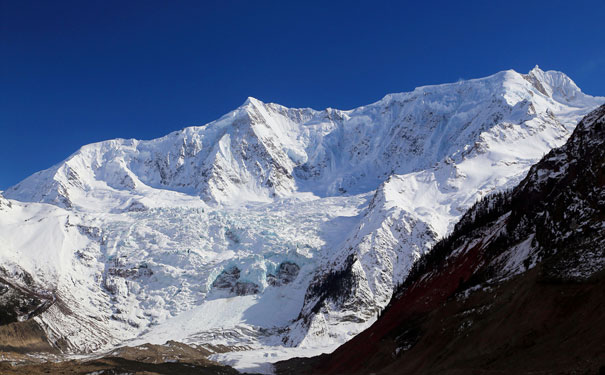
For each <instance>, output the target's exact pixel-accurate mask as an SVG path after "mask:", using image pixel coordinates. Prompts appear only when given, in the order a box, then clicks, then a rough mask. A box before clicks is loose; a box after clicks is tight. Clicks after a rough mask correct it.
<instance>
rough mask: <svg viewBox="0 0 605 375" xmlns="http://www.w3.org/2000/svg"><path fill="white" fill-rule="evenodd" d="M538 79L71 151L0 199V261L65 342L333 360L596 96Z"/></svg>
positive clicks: (262, 115)
mask: <svg viewBox="0 0 605 375" xmlns="http://www.w3.org/2000/svg"><path fill="white" fill-rule="evenodd" d="M540 72H542V71H541V70H539V69H535V70H534V71H533V73H531V72H530V73H529V74H528V75H527V76H530V75H531V74H533V75H534V76H535V77H534V78H535V80H533V79H529V80H528V78H527V77H525V76H526V75H522V74H519V73H516V72H514V71H504V72H500V73H497V74H495V75H492V76H490V77H486V78H482V79H476V80H470V81H464V82H457V83H452V84H446V85H436V86H425V87H421V88H418V89H416V90H414V91H413V92H410V93H402V94H390V95H387V96H385V97H384V98H383V99H381V100H379V101H377V102H375V103H372V104H369V105H367V106H362V107H359V108H356V109H353V110H347V111H339V110H334V109H326V110H324V111H315V110H312V109H289V108H286V107H283V106H280V105H277V104H265V103H262V102H260V101H258V100H255V99H253V98H250V99H248V100H247V101H246V102H245V103H244V104H243V105H242V106H240V107H239V108H238V109H236V110H234V111H232V112H230V113H228V114H226V115H224V116H222V117H221V118H219V119H218V120H216V121H214V122H212V123H210V124H207V125H205V126H202V127H188V128H185V129H183V130H180V131H176V132H172V133H170V134H168V135H166V136H164V137H161V138H158V139H155V140H149V141H138V140H110V141H104V142H100V143H96V144H92V145H87V146H83V147H82V148H81V149H80V150H79V151H77V152H76V153H74V154H73V155H72V156H70V158H68V159H67V160H66V161H65V162H64V163H60V164H58V165H56V166H55V167H53V168H51V169H48V170H46V171H42V172H40V173H38V174H34V175H33V176H31V177H29V178H28V179H26V180H24V181H23V182H22V183H20V184H17V185H16V186H15V187H12V188H9V189H7V191H6V192H4V195H5V196H6V198H8V202H10V203H11V205H12V207H10V208H8V209H4V207H6V205H3V206H1V207H0V223H2V225H1V226H0V238H1V239H2V240H3V244H4V245H3V246H4V247H3V248H2V249H1V250H2V251H0V260H1V261H2V263H3V264H4V265H5V266H6V267H7V269H8V271H9V273H10V272H12V274H17V273H18V272H21V270H22V271H25V272H28V273H29V274H32V275H35V276H36V279H37V280H36V281H37V282H40V281H43V282H45V283H51V284H52V285H53V288H54V290H56V291H57V295H58V297H59V298H58V300H60V301H61V304H60V305H59V304H54V305H52V306H50V307H49V308H48V309H47V310H46V311H44V312H43V313H41V314H40V315H38V316H36V317H35V318H34V319H36V321H38V322H39V323H40V324H41V326H42V327H45V328H44V329H45V330H46V331H47V332H49V337H52V340H51V341H54V342H61V347H62V348H66V349H64V350H68V351H74V352H87V351H88V352H95V351H98V350H103V349H106V348H111V347H114V346H115V345H121V344H128V345H134V344H137V345H138V344H144V343H148V342H149V343H153V344H162V343H163V342H165V341H167V340H178V341H182V342H186V343H189V344H199V343H211V344H213V345H215V344H220V345H227V346H241V345H243V343H245V345H247V346H248V347H249V348H251V349H250V350H248V351H241V352H229V353H217V354H215V356H216V357H215V358H214V359H217V360H221V361H223V362H225V363H231V364H235V365H236V366H237V367H238V368H240V369H246V368H247V369H251V370H254V371H256V370H257V369H258V368H257V367H258V366H261V367H262V366H264V365H265V362H266V361H264V360H263V359H262V358H264V357H263V356H259V354H258V353H266V354H267V355H270V356H271V358H272V359H274V360H277V359H279V358H284V357H289V356H293V355H301V354H307V355H314V354H317V353H318V352H328V351H331V350H333V349H334V348H335V347H337V346H338V345H339V344H341V343H343V342H345V341H347V340H349V339H350V338H351V337H353V336H354V335H355V334H356V333H358V332H360V331H361V330H363V329H365V328H367V327H368V326H370V325H371V324H372V323H373V322H374V321H375V320H376V317H377V315H378V314H379V313H380V311H381V310H382V309H384V307H385V306H386V305H387V303H388V301H389V299H390V297H391V295H392V292H393V290H394V288H395V287H396V285H397V284H399V283H400V282H401V281H402V280H403V279H404V278H405V276H406V275H407V273H408V272H409V271H410V269H411V267H412V264H413V263H414V261H415V260H416V259H417V258H418V257H420V256H421V255H422V254H424V253H425V252H426V251H427V250H428V249H429V248H430V247H431V246H432V245H433V244H434V243H435V242H436V241H437V240H438V239H439V238H441V237H443V236H445V235H447V233H449V231H450V230H451V229H452V228H453V225H454V224H455V222H456V221H457V220H458V218H460V217H461V216H462V215H463V214H464V212H465V211H466V209H468V208H470V207H471V206H472V205H473V203H474V202H475V201H477V200H478V199H480V198H481V197H483V196H485V195H487V194H489V193H492V192H495V191H503V190H506V189H507V188H510V187H512V186H514V185H515V184H517V183H518V182H519V181H521V180H522V179H523V177H524V176H525V174H526V173H527V171H528V170H529V168H530V166H531V165H532V164H533V163H534V162H535V161H537V160H539V158H540V157H541V156H542V155H543V154H544V153H546V152H548V151H549V150H550V149H551V148H553V147H555V146H560V145H561V144H563V142H564V141H565V140H566V139H567V137H568V136H569V133H570V131H571V129H573V128H574V125H575V123H576V119H577V118H578V117H581V116H583V115H584V114H585V113H587V112H589V111H590V110H591V109H592V108H593V107H594V106H596V105H597V104H599V103H602V102H605V98H594V97H590V96H588V95H585V94H582V93H581V91H580V90H579V89H577V87H575V85H571V84H569V83H568V82H567V83H566V79H564V77H563V76H562V73H556V72H554V73H551V72H542V73H540ZM549 77H550V78H549ZM553 77H554V78H557V77H559V78H560V79H551V78H553ZM561 77H563V78H561ZM565 77H566V76H565ZM567 79H568V78H567ZM536 82H538V83H539V85H537V84H536ZM558 82H563V87H565V89H564V90H563V89H562V90H559V91H561V92H562V93H563V94H565V93H567V94H565V95H563V94H560V95H559V94H557V95H555V96H556V97H557V99H558V100H562V102H560V101H557V100H555V99H554V98H553V97H552V96H550V94H549V92H550V93H553V92H559V91H557V90H553V89H552V88H553V86H552V85H554V84H555V83H558ZM551 84H552V85H551ZM554 87H555V88H556V85H555V86H554ZM574 87H575V88H574ZM576 89H577V90H576ZM553 95H554V94H553ZM566 95H567V96H566ZM566 98H567V99H569V100H567V99H566ZM38 202H42V203H38ZM0 204H1V203H0ZM34 232H35V233H39V235H37V237H36V238H33V237H32V235H31V233H34ZM280 270H281V271H280ZM278 276H279V277H278ZM43 284H44V283H43ZM343 287H346V288H345V290H346V292H345V293H342V291H343V289H342V288H343ZM275 306H279V309H277V310H276V308H275ZM67 312H68V313H67ZM269 353H270V354H269ZM263 361H264V362H263Z"/></svg>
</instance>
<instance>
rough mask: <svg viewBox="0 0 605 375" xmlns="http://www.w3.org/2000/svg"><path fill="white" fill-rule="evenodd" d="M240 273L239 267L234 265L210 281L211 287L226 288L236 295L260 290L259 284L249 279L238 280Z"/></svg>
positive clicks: (254, 292)
mask: <svg viewBox="0 0 605 375" xmlns="http://www.w3.org/2000/svg"><path fill="white" fill-rule="evenodd" d="M240 273H241V271H240V270H239V268H237V267H235V266H233V267H231V268H228V269H226V270H224V271H223V272H221V273H220V275H218V277H217V278H216V280H214V282H213V283H212V287H213V288H216V289H223V290H228V291H229V292H231V293H234V294H236V295H238V296H245V295H249V294H256V293H258V292H259V290H260V288H259V286H258V285H256V284H254V283H253V282H250V281H240Z"/></svg>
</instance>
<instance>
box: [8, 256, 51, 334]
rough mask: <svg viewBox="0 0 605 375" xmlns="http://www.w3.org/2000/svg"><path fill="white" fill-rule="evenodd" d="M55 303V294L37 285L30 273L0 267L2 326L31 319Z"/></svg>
mask: <svg viewBox="0 0 605 375" xmlns="http://www.w3.org/2000/svg"><path fill="white" fill-rule="evenodd" d="M54 302H55V297H54V296H53V294H52V293H51V292H50V291H47V290H44V289H42V288H41V287H40V286H38V285H36V284H35V283H34V279H33V277H32V276H31V275H30V274H29V273H27V272H25V271H23V270H21V271H19V272H18V273H10V272H8V271H7V270H6V269H4V268H3V267H0V325H6V324H9V323H14V322H19V321H25V320H28V319H31V318H33V317H35V316H37V315H39V314H40V313H42V312H44V311H45V310H46V309H48V307H50V305H52V304H53V303H54Z"/></svg>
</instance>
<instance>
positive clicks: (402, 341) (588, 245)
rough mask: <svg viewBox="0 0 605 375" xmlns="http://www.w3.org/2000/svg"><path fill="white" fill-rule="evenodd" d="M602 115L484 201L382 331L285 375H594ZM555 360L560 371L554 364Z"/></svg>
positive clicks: (604, 150) (599, 350) (439, 249)
mask: <svg viewBox="0 0 605 375" xmlns="http://www.w3.org/2000/svg"><path fill="white" fill-rule="evenodd" d="M604 168H605V106H601V107H600V108H598V109H596V110H595V111H593V112H591V113H590V114H589V115H587V116H586V117H584V119H583V120H582V121H581V122H580V123H579V124H578V126H577V128H576V129H575V131H574V132H573V134H572V136H571V137H570V139H569V141H568V142H567V143H566V144H565V145H563V146H562V147H560V148H557V149H553V150H552V151H551V152H549V153H548V154H547V155H546V156H545V157H544V158H542V159H541V160H540V161H539V162H538V163H537V164H535V165H534V166H532V167H531V169H530V171H529V172H528V174H527V176H526V177H525V178H524V179H523V181H522V182H521V183H520V184H519V185H517V186H516V187H515V188H514V189H511V190H508V191H505V192H498V193H495V194H492V195H489V196H487V197H486V198H484V199H482V200H481V201H479V202H478V203H476V204H475V205H473V207H472V208H471V209H469V210H468V211H467V212H466V213H465V214H464V216H463V217H462V219H461V220H460V221H459V222H458V223H457V224H456V225H455V227H454V230H453V231H452V233H451V234H450V235H449V236H448V237H446V238H444V239H443V240H441V241H439V242H438V243H437V244H436V245H435V246H434V247H433V248H432V249H431V251H430V252H429V253H427V254H426V255H424V256H423V257H422V258H421V259H420V260H419V261H417V262H416V263H415V264H414V266H413V269H412V271H411V272H410V273H409V275H408V277H406V279H405V281H404V283H403V284H402V285H401V286H400V287H399V288H398V289H397V291H396V293H395V294H394V296H393V299H392V300H391V302H390V303H389V305H388V306H387V308H386V309H385V310H384V312H383V314H382V315H381V317H380V318H379V319H378V321H377V322H376V323H375V324H373V325H372V326H371V327H370V328H369V329H367V330H365V331H364V332H363V333H361V334H360V335H358V336H356V337H355V338H354V339H352V340H350V341H349V342H347V343H345V344H344V345H343V346H341V347H340V348H338V350H336V351H335V352H334V353H332V354H330V355H327V356H324V357H323V358H314V359H312V360H308V359H307V360H306V364H305V370H304V371H301V367H300V364H301V363H300V361H296V360H294V361H290V362H287V363H282V364H280V365H279V367H280V368H281V369H283V370H287V371H282V372H280V373H294V374H298V373H301V372H305V373H314V374H367V373H376V374H392V373H405V374H408V373H410V374H416V373H423V374H441V373H454V374H457V373H460V374H467V373H473V374H488V373H507V374H508V373H514V374H518V373H523V374H530V373H532V374H535V373H544V374H547V373H548V374H551V373H561V374H569V373H596V372H598V371H599V369H600V368H602V365H603V361H604V360H605V352H604V351H603V346H602V345H601V343H602V342H603V341H604V340H605V330H604V329H603V328H602V320H603V315H604V314H605V308H604V306H603V297H604V294H603V290H604V289H603V287H604V286H605V277H604V276H605V272H604V271H605V231H604V230H603V229H604V228H605V216H604V215H603V212H605V178H604V176H605V174H604V171H605V169H604ZM553 358H556V360H553Z"/></svg>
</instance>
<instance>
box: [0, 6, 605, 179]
mask: <svg viewBox="0 0 605 375" xmlns="http://www.w3.org/2000/svg"><path fill="white" fill-rule="evenodd" d="M604 14H605V1H602V0H598V1H574V2H571V1H569V2H563V1H561V2H559V1H533V2H532V1H527V0H526V1H506V2H504V1H461V2H458V1H422V2H421V1H398V2H387V1H385V2H381V1H367V2H366V1H346V2H344V1H343V2H336V1H333V2H328V1H317V2H316V1H300V2H294V1H275V2H273V1H216V2H213V1H190V2H189V1H61V0H57V1H46V0H45V1H28V0H19V1H14V0H0V88H1V89H0V189H5V188H7V187H8V186H11V185H13V184H15V183H17V182H18V181H20V180H21V179H23V178H25V177H26V176H28V175H30V174H32V173H34V172H36V171H38V170H41V169H45V168H48V167H50V166H51V165H53V164H55V163H57V162H59V161H61V160H63V159H64V158H66V157H67V156H68V155H69V154H71V153H73V152H74V151H76V150H77V149H78V148H79V147H80V146H81V145H83V144H86V143H91V142H96V141H101V140H105V139H110V138H118V137H121V138H139V139H151V138H155V137H159V136H162V135H164V134H167V133H169V132H170V131H173V130H177V129H180V128H183V127H185V126H190V125H201V124H204V123H207V122H209V121H212V120H214V119H216V118H218V117H219V116H221V115H222V114H224V113H226V112H228V111H230V110H232V109H234V108H236V107H237V106H239V105H241V104H242V103H243V102H244V100H245V99H246V97H247V96H254V97H256V98H259V99H261V100H263V101H268V102H277V103H280V104H283V105H286V106H293V107H312V108H316V109H322V108H325V107H334V108H341V109H350V108H353V107H356V106H359V105H363V104H368V103H370V102H373V101H376V100H378V99H380V98H381V97H382V96H384V95H385V94H387V93H389V92H402V91H409V90H412V89H413V88H414V87H416V86H421V85H427V84H436V83H445V82H453V81H457V80H458V79H461V78H477V77H482V76H486V75H490V74H493V73H495V72H497V71H500V70H504V69H515V70H517V71H520V72H527V71H529V70H530V69H531V68H532V67H533V66H534V65H536V64H539V65H540V66H541V67H542V68H543V69H555V70H561V71H564V72H565V73H567V74H568V75H569V76H571V78H572V79H574V80H575V82H576V83H577V84H578V85H579V86H580V87H581V88H582V89H583V91H584V92H586V93H589V94H592V95H605V27H604V26H603V23H604V20H603V15H604Z"/></svg>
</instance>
